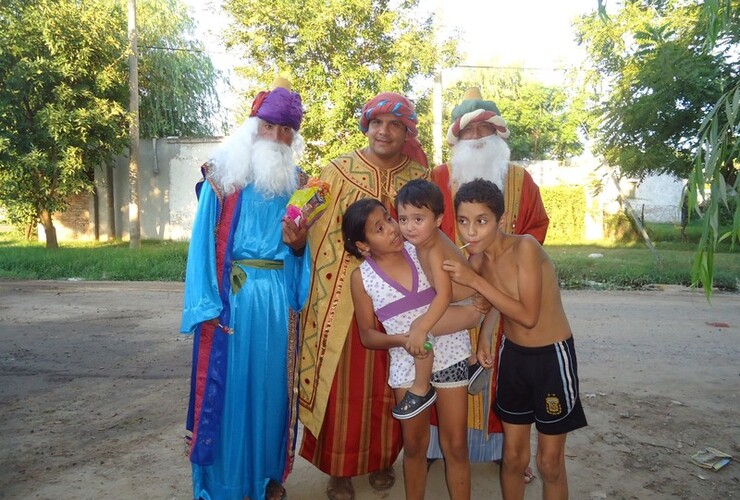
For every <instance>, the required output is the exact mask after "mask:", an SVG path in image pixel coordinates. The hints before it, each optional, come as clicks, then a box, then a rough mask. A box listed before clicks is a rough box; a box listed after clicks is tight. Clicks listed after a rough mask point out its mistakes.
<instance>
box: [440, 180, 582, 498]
mask: <svg viewBox="0 0 740 500" xmlns="http://www.w3.org/2000/svg"><path fill="white" fill-rule="evenodd" d="M455 213H456V214H457V215H456V217H457V230H458V234H459V235H460V238H461V239H462V240H464V241H465V242H466V243H469V246H468V250H469V252H470V254H471V258H470V264H471V265H472V268H471V267H469V266H465V265H461V264H460V263H459V262H457V261H453V260H447V261H445V262H444V265H443V267H444V269H445V270H446V271H448V272H449V273H450V277H451V278H452V280H453V281H455V282H457V283H461V284H465V285H467V286H470V287H472V288H474V289H475V290H477V291H478V292H479V293H480V294H481V295H482V296H483V297H485V298H486V299H488V301H489V302H490V303H491V304H493V307H494V308H495V309H496V310H498V311H500V312H501V316H502V319H503V322H504V323H503V324H504V336H505V337H504V341H503V344H502V347H501V358H500V361H499V363H500V365H499V368H498V389H497V392H496V402H495V410H496V412H497V413H498V415H499V417H500V418H501V420H502V422H503V427H504V451H503V462H502V466H501V491H502V494H503V498H504V499H506V500H509V499H522V498H524V487H525V484H524V481H523V479H522V478H523V477H524V471H525V468H526V467H527V464H528V463H529V457H530V444H529V443H530V432H531V426H532V423H534V424H535V427H536V428H537V431H538V435H537V468H538V470H539V472H540V477H542V481H543V489H542V495H543V498H548V499H565V498H568V480H567V476H566V470H565V438H566V435H567V433H568V432H570V431H573V430H575V429H578V428H580V427H584V426H585V425H587V423H586V417H585V415H584V412H583V408H582V406H581V401H580V399H579V396H578V372H577V365H576V353H575V348H574V343H573V335H572V333H571V330H570V325H569V323H568V319H567V318H566V317H565V311H564V310H563V304H562V301H561V298H560V287H559V285H558V278H557V273H556V271H555V267H554V266H553V264H552V262H551V261H550V259H549V257H548V256H547V254H546V253H545V251H544V250H543V249H542V247H541V246H540V244H539V243H538V242H537V240H535V239H534V238H533V237H532V236H530V235H512V234H506V233H504V231H503V230H502V229H501V225H500V221H501V220H502V219H503V217H502V215H503V213H504V198H503V195H502V193H501V191H500V190H499V188H498V187H497V186H496V185H495V184H493V183H491V182H489V181H484V180H481V179H476V180H474V181H471V182H468V183H465V184H463V185H462V186H460V188H459V189H458V191H457V193H456V195H455ZM493 314H495V311H493V310H492V312H491V313H489V315H488V316H487V317H486V320H484V326H483V330H486V321H487V320H488V319H489V317H492V316H493ZM477 355H478V361H479V362H480V363H481V365H483V366H484V367H486V368H490V367H492V366H493V359H494V356H493V354H492V353H491V340H490V338H489V337H487V336H485V335H481V337H480V339H479V341H478V349H477Z"/></svg>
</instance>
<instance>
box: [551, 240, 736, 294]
mask: <svg viewBox="0 0 740 500" xmlns="http://www.w3.org/2000/svg"><path fill="white" fill-rule="evenodd" d="M685 246H687V247H691V245H688V244H685ZM656 247H657V248H658V260H656V258H655V256H654V255H653V253H652V252H651V251H650V250H649V249H648V248H647V247H645V245H642V246H630V247H608V246H600V245H583V246H549V245H547V244H545V250H547V253H548V254H549V255H550V258H551V259H552V261H553V262H554V263H555V266H556V267H557V269H558V275H559V277H560V282H561V286H562V287H563V288H590V287H596V288H599V287H600V288H615V289H635V288H638V289H639V288H644V287H646V286H648V285H655V284H664V285H684V286H690V285H691V267H692V265H693V261H694V251H695V250H694V249H693V248H682V249H665V248H662V245H661V244H660V243H656ZM591 255H600V256H601V257H590V256H591ZM739 280H740V259H738V252H734V253H718V254H715V277H714V286H715V287H717V288H719V289H721V290H735V291H736V290H738V284H739Z"/></svg>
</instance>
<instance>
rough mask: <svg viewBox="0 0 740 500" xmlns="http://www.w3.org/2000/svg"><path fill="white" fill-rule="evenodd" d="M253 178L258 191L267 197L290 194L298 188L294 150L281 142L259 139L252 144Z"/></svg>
mask: <svg viewBox="0 0 740 500" xmlns="http://www.w3.org/2000/svg"><path fill="white" fill-rule="evenodd" d="M250 164H251V165H252V172H251V174H252V175H251V176H250V177H251V178H250V179H249V182H252V183H254V187H255V189H256V190H257V191H259V192H260V193H262V194H263V195H264V196H265V197H266V198H272V197H273V196H275V195H282V194H285V195H290V194H292V193H293V191H295V190H296V189H297V188H298V175H297V171H296V168H295V166H294V164H293V150H292V149H290V146H288V145H286V144H283V143H281V142H275V141H270V140H265V139H258V140H257V141H256V142H255V143H254V145H253V146H252V157H251V161H250Z"/></svg>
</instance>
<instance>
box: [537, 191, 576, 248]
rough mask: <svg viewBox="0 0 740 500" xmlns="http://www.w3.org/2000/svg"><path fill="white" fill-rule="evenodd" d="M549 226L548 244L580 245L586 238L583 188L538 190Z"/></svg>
mask: <svg viewBox="0 0 740 500" xmlns="http://www.w3.org/2000/svg"><path fill="white" fill-rule="evenodd" d="M540 194H541V195H542V202H543V203H544V205H545V210H546V211H547V215H548V217H550V225H549V226H548V228H547V238H546V240H545V241H547V242H548V243H550V244H555V245H557V244H560V245H562V244H567V243H571V244H573V243H580V242H582V241H584V240H585V237H586V227H585V220H586V193H585V191H584V188H583V186H557V187H546V188H540Z"/></svg>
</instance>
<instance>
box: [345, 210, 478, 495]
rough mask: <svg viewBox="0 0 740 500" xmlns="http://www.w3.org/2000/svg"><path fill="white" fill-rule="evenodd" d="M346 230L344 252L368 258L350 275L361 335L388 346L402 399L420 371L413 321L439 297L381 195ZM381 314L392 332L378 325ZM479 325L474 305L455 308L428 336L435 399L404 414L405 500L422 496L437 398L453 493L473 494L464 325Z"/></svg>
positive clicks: (368, 343)
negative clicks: (411, 350)
mask: <svg viewBox="0 0 740 500" xmlns="http://www.w3.org/2000/svg"><path fill="white" fill-rule="evenodd" d="M342 236H343V238H344V247H345V249H346V250H347V252H349V253H351V254H352V255H354V256H356V257H358V258H363V259H364V262H363V263H362V264H361V265H360V266H359V267H358V268H357V269H355V270H354V271H353V273H352V276H351V290H352V299H353V302H354V307H355V315H356V318H357V324H358V327H359V331H360V338H361V340H362V343H363V345H365V347H367V348H370V349H389V351H390V355H391V373H390V377H389V384H390V386H391V387H393V388H394V390H395V395H396V401H399V402H400V401H402V400H404V396H405V395H406V393H407V388H408V387H410V386H411V384H412V382H413V381H414V375H415V374H414V356H412V355H411V354H410V353H409V349H408V343H409V338H408V331H409V330H411V329H412V323H413V322H414V320H415V319H417V318H419V317H420V316H422V315H423V314H424V313H425V312H426V310H427V309H428V307H429V304H430V303H431V302H432V300H433V299H434V297H435V292H434V289H433V288H431V287H430V285H429V281H428V280H427V278H426V276H425V275H424V272H423V271H422V269H421V265H420V264H419V260H418V258H417V257H416V251H415V249H414V246H413V245H411V244H404V241H403V238H402V237H401V232H400V229H399V226H398V223H397V222H396V221H395V219H393V217H391V215H390V214H389V213H388V211H387V210H386V208H385V206H383V204H382V203H381V202H380V201H378V200H375V199H362V200H359V201H357V202H355V203H353V204H352V205H350V206H349V207H348V208H347V210H346V212H345V214H344V217H343V220H342ZM376 316H377V318H378V319H380V320H381V322H382V323H383V326H384V327H385V330H386V332H387V333H384V332H382V331H380V330H379V328H378V326H377V322H376ZM479 323H480V313H479V312H478V311H477V310H476V309H475V308H474V307H473V306H450V307H449V308H448V309H447V311H446V312H445V313H444V314H443V316H442V318H441V319H440V320H439V321H438V322H437V323H436V325H435V326H434V327H433V328H431V331H430V334H431V335H433V336H435V339H436V342H435V346H434V367H433V372H434V373H433V375H432V379H431V384H432V386H435V387H436V389H437V390H436V391H434V388H432V389H431V391H434V392H433V395H434V398H433V399H432V401H431V402H426V401H422V402H421V403H420V405H421V404H424V403H426V406H424V407H423V408H420V409H419V410H418V411H417V412H416V414H415V416H414V418H410V419H404V420H401V428H402V431H403V444H404V459H403V460H404V483H405V488H406V498H407V499H416V498H418V499H422V498H424V490H425V487H426V475H427V463H426V450H427V446H428V444H429V412H428V411H422V410H424V408H426V407H427V406H429V405H430V404H432V403H434V402H435V399H436V408H437V416H438V420H439V432H440V442H441V446H442V451H443V454H444V456H445V464H446V468H445V474H446V478H447V485H448V489H449V493H450V498H453V499H458V498H461V499H464V498H470V463H469V461H468V449H467V394H468V393H467V380H468V372H467V361H466V360H467V358H468V356H469V355H470V338H469V335H468V333H467V329H468V328H473V327H475V326H478V324H479ZM437 336H439V337H438V338H437ZM415 353H418V351H415ZM415 355H416V357H424V356H426V354H415ZM417 397H418V396H417ZM420 405H419V406H420Z"/></svg>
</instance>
